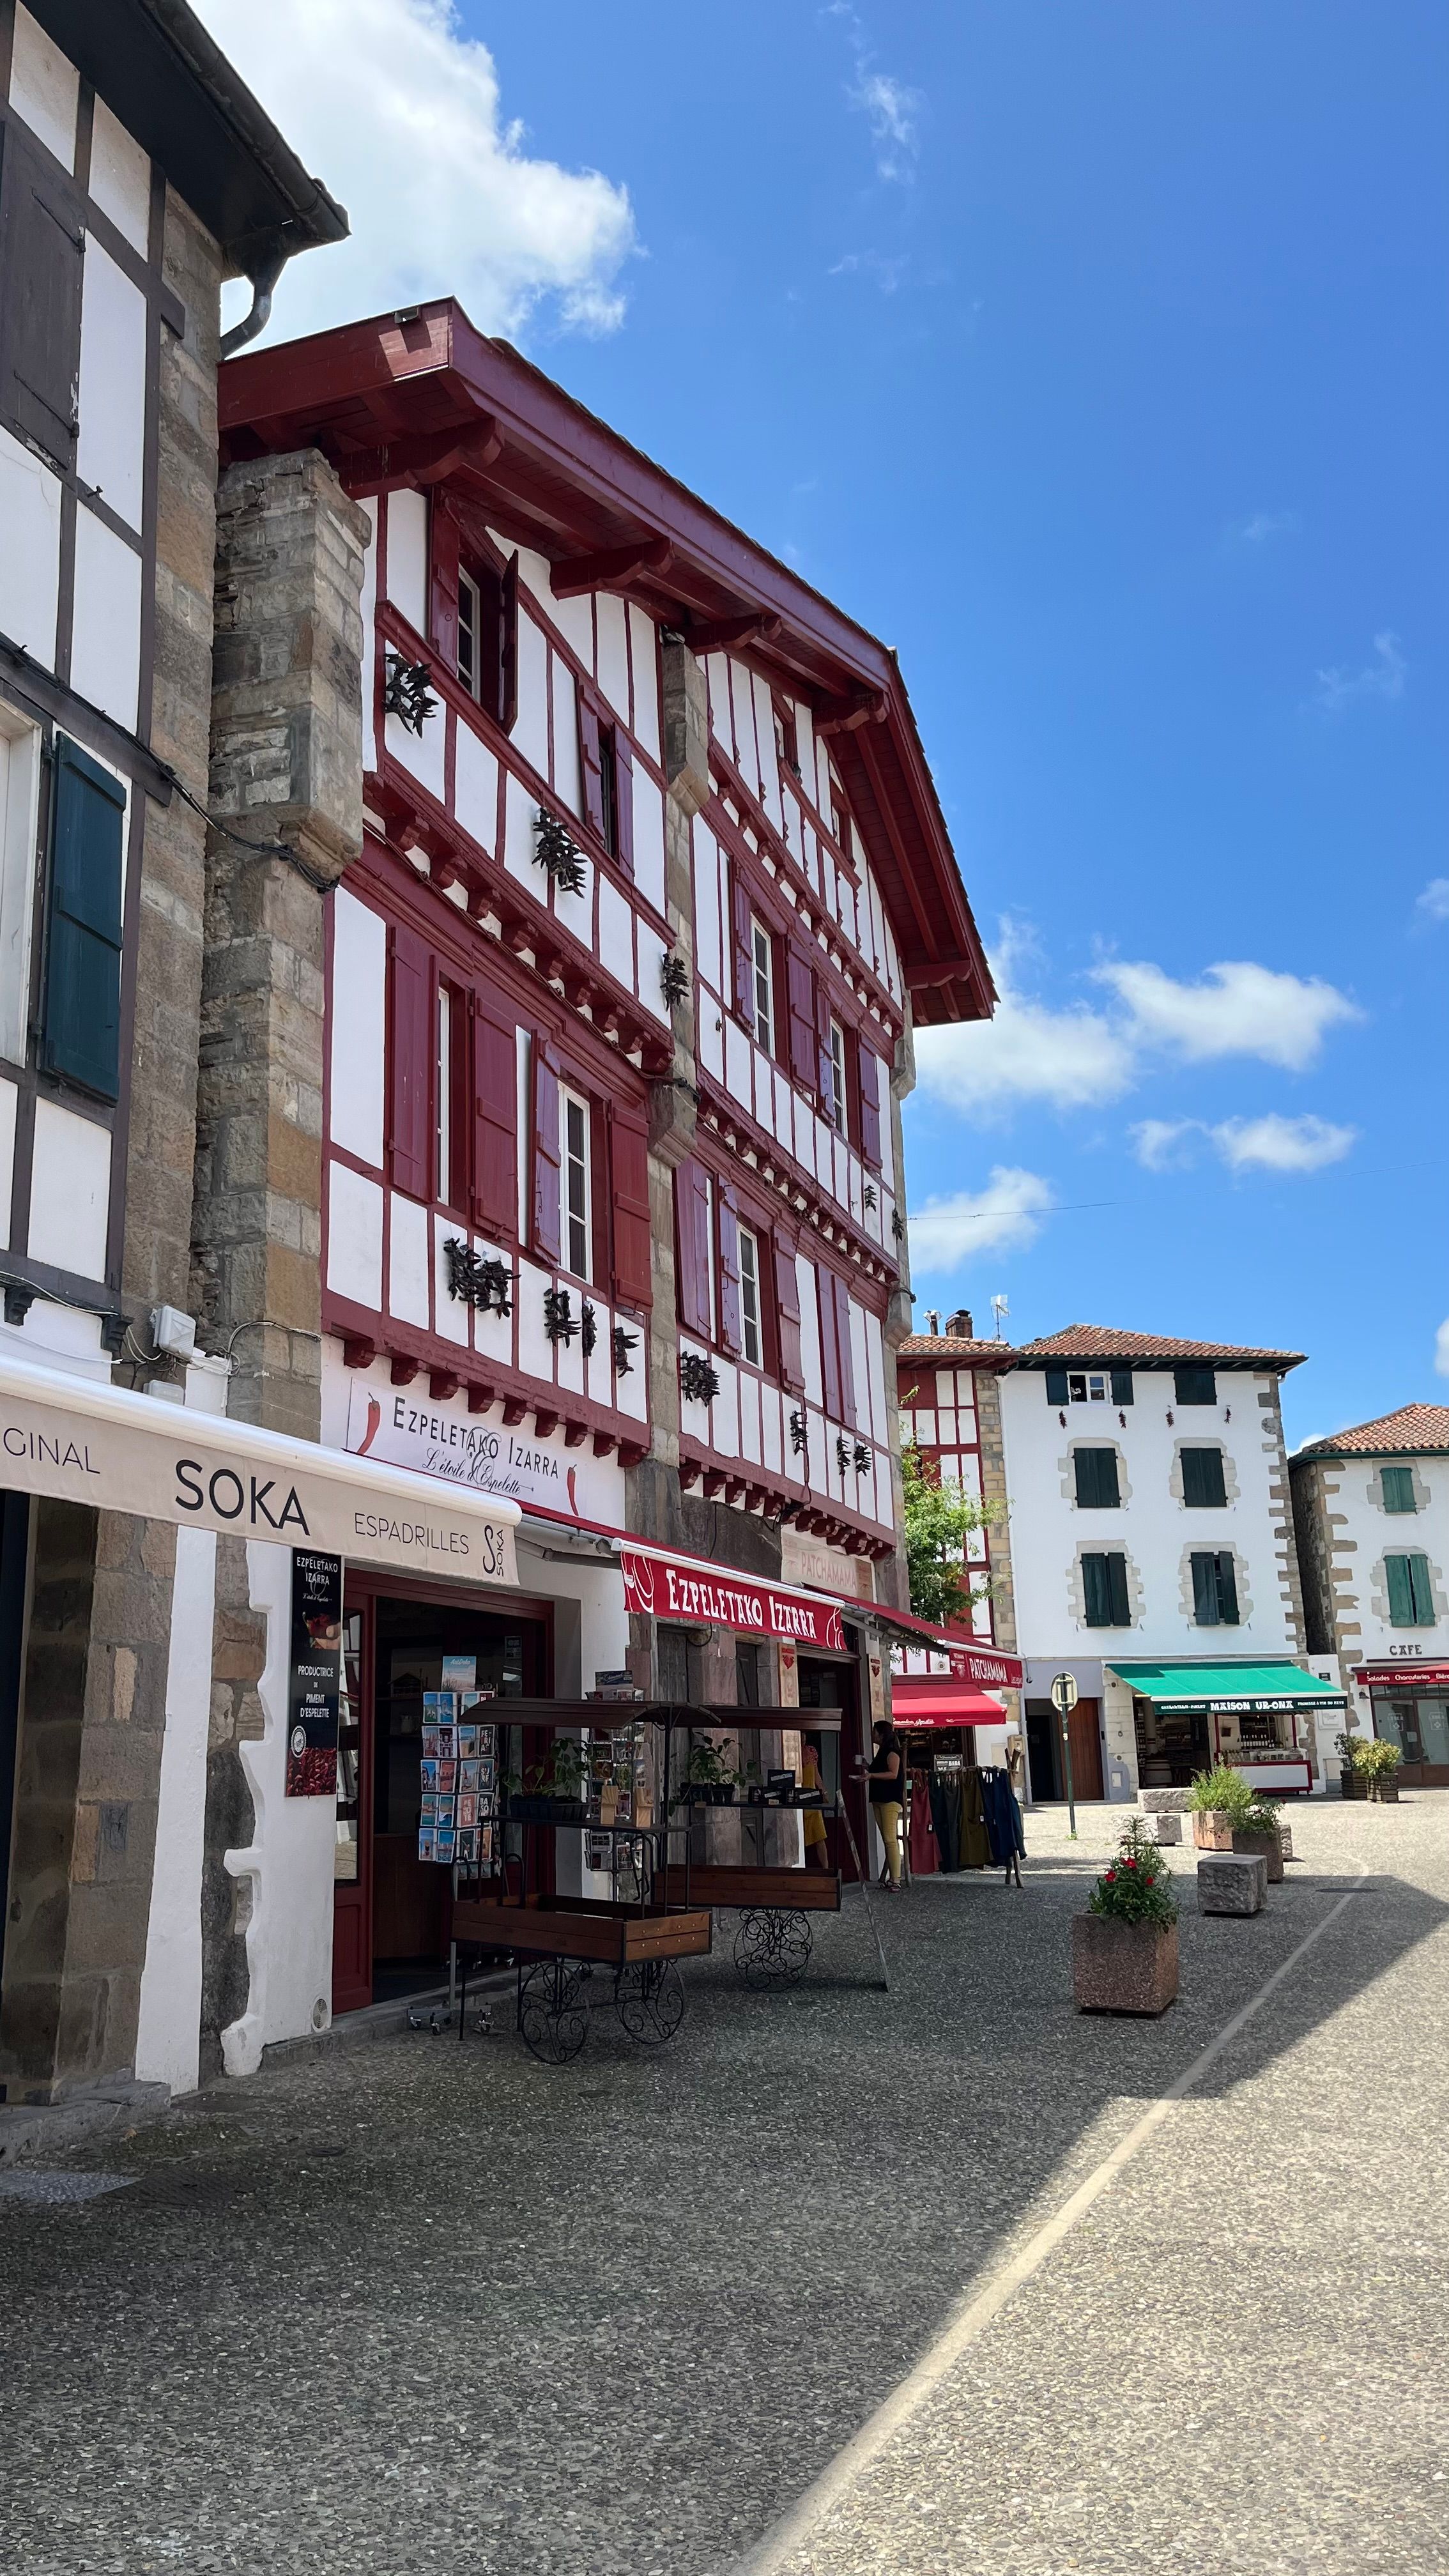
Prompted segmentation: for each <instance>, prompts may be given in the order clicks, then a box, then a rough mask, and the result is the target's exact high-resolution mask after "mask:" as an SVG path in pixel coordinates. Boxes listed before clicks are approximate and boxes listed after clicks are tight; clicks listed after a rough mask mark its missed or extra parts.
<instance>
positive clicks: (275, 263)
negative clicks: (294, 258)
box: [220, 250, 289, 358]
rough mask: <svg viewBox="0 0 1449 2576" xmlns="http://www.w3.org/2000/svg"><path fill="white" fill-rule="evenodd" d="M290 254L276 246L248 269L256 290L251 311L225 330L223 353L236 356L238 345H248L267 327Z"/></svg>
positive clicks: (222, 342)
mask: <svg viewBox="0 0 1449 2576" xmlns="http://www.w3.org/2000/svg"><path fill="white" fill-rule="evenodd" d="M288 257H289V253H288V252H286V251H285V250H273V251H270V252H269V253H268V254H267V257H266V258H265V259H261V260H258V261H257V262H256V263H255V264H254V266H253V267H252V268H251V269H249V270H248V272H247V282H248V284H249V285H250V287H251V290H252V305H251V311H250V312H249V313H245V314H243V316H242V319H241V320H240V322H234V323H233V325H232V327H231V329H230V330H229V331H224V332H223V333H222V337H221V350H220V355H221V356H222V357H223V358H234V357H235V355H236V353H237V351H238V349H244V348H245V347H246V344H247V342H248V340H255V339H256V337H257V336H258V333H259V332H262V331H265V329H266V327H267V324H268V323H269V322H270V320H271V318H272V297H273V294H274V293H275V291H276V284H277V280H278V278H279V277H280V276H281V274H282V271H283V269H284V268H285V267H286V265H287V260H288Z"/></svg>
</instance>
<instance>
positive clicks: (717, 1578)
mask: <svg viewBox="0 0 1449 2576" xmlns="http://www.w3.org/2000/svg"><path fill="white" fill-rule="evenodd" d="M619 1554H620V1560H621V1562H622V1564H623V1568H624V1600H625V1604H626V1606H627V1607H628V1608H629V1609H630V1610H633V1611H636V1612H637V1613H638V1614H639V1616H640V1617H641V1618H645V1619H684V1620H687V1621H688V1622H689V1623H690V1624H691V1625H698V1626H700V1627H711V1628H733V1629H734V1630H735V1631H736V1632H737V1634H739V1635H740V1636H742V1637H793V1638H795V1639H797V1641H798V1642H799V1643H800V1644H801V1645H802V1646H824V1647H827V1648H829V1649H830V1650H832V1651H833V1652H834V1653H836V1654H841V1653H843V1651H844V1648H845V1631H844V1628H843V1627H842V1626H841V1621H840V1612H839V1609H838V1608H837V1606H836V1604H835V1603H834V1602H833V1601H817V1600H813V1599H811V1598H809V1597H808V1596H807V1595H806V1594H804V1593H800V1592H781V1591H779V1590H777V1588H776V1586H775V1585H774V1584H773V1583H756V1582H754V1581H753V1580H752V1579H751V1577H750V1576H749V1575H748V1574H731V1573H728V1572H725V1573H717V1572H715V1571H714V1570H713V1569H712V1568H711V1567H709V1566H707V1565H694V1564H691V1562H690V1560H689V1558H688V1557H677V1556H655V1555H652V1554H651V1555H646V1554H645V1553H644V1551H643V1550H642V1549H640V1548H634V1547H625V1548H621V1549H620V1551H619Z"/></svg>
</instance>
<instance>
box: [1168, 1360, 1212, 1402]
mask: <svg viewBox="0 0 1449 2576" xmlns="http://www.w3.org/2000/svg"><path fill="white" fill-rule="evenodd" d="M1172 1383H1173V1389H1174V1392H1175V1394H1176V1396H1177V1401H1178V1403H1179V1404H1216V1402H1217V1400H1218V1382H1217V1377H1216V1375H1215V1373H1214V1371H1213V1370H1212V1369H1210V1368H1196V1367H1194V1368H1180V1369H1174V1370H1173V1372H1172Z"/></svg>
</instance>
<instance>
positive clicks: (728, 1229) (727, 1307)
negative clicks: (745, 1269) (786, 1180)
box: [718, 1181, 745, 1360]
mask: <svg viewBox="0 0 1449 2576" xmlns="http://www.w3.org/2000/svg"><path fill="white" fill-rule="evenodd" d="M718 1197H719V1338H720V1344H721V1347H722V1348H723V1349H724V1350H727V1351H728V1352H729V1354H730V1357H731V1359H736V1360H737V1359H738V1358H739V1356H740V1353H741V1351H742V1350H743V1349H744V1346H745V1344H744V1333H743V1331H742V1329H741V1324H740V1215H739V1202H738V1200H737V1199H736V1197H735V1194H734V1191H733V1190H732V1189H731V1188H730V1185H729V1183H728V1181H721V1182H720V1184H719V1189H718Z"/></svg>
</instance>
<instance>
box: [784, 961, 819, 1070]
mask: <svg viewBox="0 0 1449 2576" xmlns="http://www.w3.org/2000/svg"><path fill="white" fill-rule="evenodd" d="M785 981H786V984H787V986H788V989H789V996H790V1071H791V1072H792V1074H793V1075H794V1077H795V1080H796V1081H797V1082H798V1083H799V1084H800V1086H801V1088H802V1089H803V1090H805V1091H813V1090H814V1088H815V977H814V974H813V972H812V971H811V966H810V960H809V958H808V957H806V956H805V955H804V953H803V951H802V950H800V949H799V948H797V947H795V945H794V943H793V942H792V943H791V945H790V947H789V949H788V950H787V951H786V956H785Z"/></svg>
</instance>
